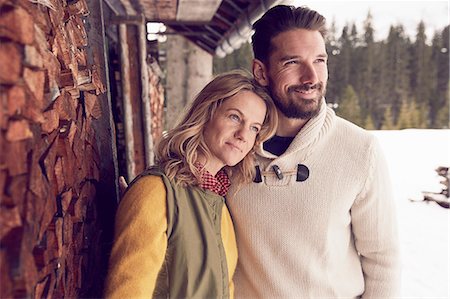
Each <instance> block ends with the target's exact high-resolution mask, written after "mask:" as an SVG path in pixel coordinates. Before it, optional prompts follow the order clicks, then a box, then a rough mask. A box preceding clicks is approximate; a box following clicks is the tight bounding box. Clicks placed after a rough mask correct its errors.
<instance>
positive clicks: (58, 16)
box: [48, 0, 66, 28]
mask: <svg viewBox="0 0 450 299" xmlns="http://www.w3.org/2000/svg"><path fill="white" fill-rule="evenodd" d="M65 2H66V1H53V0H52V1H51V4H52V6H53V9H49V10H48V14H49V16H50V22H51V24H52V27H53V28H58V27H59V26H61V24H64V14H65V9H64V6H63V5H64V4H65Z"/></svg>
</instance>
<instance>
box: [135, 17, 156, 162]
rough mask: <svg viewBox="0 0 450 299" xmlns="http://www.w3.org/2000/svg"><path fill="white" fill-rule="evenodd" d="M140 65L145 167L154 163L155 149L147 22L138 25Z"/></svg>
mask: <svg viewBox="0 0 450 299" xmlns="http://www.w3.org/2000/svg"><path fill="white" fill-rule="evenodd" d="M138 33H139V39H138V45H139V66H140V73H141V99H142V122H143V127H144V134H143V137H144V156H145V167H149V166H151V165H153V164H154V150H153V138H152V111H151V106H150V85H149V78H148V68H147V29H146V22H142V24H140V25H139V26H138Z"/></svg>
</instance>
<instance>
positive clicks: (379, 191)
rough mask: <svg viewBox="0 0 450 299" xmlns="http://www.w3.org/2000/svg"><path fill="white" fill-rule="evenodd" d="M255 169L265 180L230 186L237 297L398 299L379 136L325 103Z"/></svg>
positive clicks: (391, 214) (262, 154) (393, 224)
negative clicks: (300, 168)
mask: <svg viewBox="0 0 450 299" xmlns="http://www.w3.org/2000/svg"><path fill="white" fill-rule="evenodd" d="M257 164H258V165H259V167H260V169H261V170H262V182H261V183H252V184H249V185H246V186H244V187H242V188H240V189H239V190H237V191H236V190H230V194H234V196H233V197H230V198H229V199H228V202H227V203H228V206H229V209H230V212H231V215H232V218H233V222H234V224H235V230H236V237H237V244H238V252H239V259H238V266H237V269H236V274H235V277H234V282H235V296H236V298H319V297H320V298H338V297H346V298H356V297H361V296H362V297H365V298H369V297H371V298H387V297H394V296H397V295H398V290H399V278H400V270H399V265H400V262H399V257H398V252H399V249H398V238H397V221H396V218H395V205H394V202H393V198H392V192H391V186H390V180H389V175H388V171H387V165H386V162H385V159H384V157H383V155H382V153H381V151H380V148H379V146H378V143H377V141H376V139H375V137H374V136H373V135H372V134H370V133H368V132H367V131H365V130H363V129H361V128H359V127H357V126H355V125H354V124H352V123H350V122H348V121H346V120H344V119H342V118H339V117H337V116H336V115H335V114H334V112H333V110H332V109H330V108H328V107H327V106H326V104H325V101H324V99H323V101H322V107H321V110H320V112H319V115H318V116H316V117H315V118H313V119H311V120H309V121H308V123H306V124H305V126H304V127H303V128H302V129H301V131H300V132H299V133H298V134H297V136H296V137H295V138H294V140H293V141H292V143H291V145H290V146H289V147H288V149H287V150H286V152H285V153H283V154H282V155H280V156H279V157H278V156H276V155H273V154H271V153H269V152H267V151H264V150H263V148H262V146H261V148H260V149H259V151H258V155H257ZM298 164H304V165H306V166H307V167H308V168H309V171H310V174H309V177H308V179H307V180H306V181H303V182H300V181H296V169H297V165H298ZM273 165H277V166H278V167H279V169H280V170H281V171H282V173H283V178H282V179H280V178H278V177H277V176H276V175H275V173H274V172H273V171H272V166H273ZM233 185H234V186H235V185H236V184H232V186H233Z"/></svg>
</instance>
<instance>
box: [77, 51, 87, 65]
mask: <svg viewBox="0 0 450 299" xmlns="http://www.w3.org/2000/svg"><path fill="white" fill-rule="evenodd" d="M75 58H76V60H77V63H78V66H79V67H86V66H87V54H86V50H84V49H75Z"/></svg>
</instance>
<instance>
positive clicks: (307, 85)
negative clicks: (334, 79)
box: [288, 82, 323, 92]
mask: <svg viewBox="0 0 450 299" xmlns="http://www.w3.org/2000/svg"><path fill="white" fill-rule="evenodd" d="M310 89H317V90H319V91H321V90H322V89H323V84H322V82H318V83H316V84H311V83H305V84H300V85H292V86H289V87H288V92H299V91H309V90H310Z"/></svg>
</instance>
